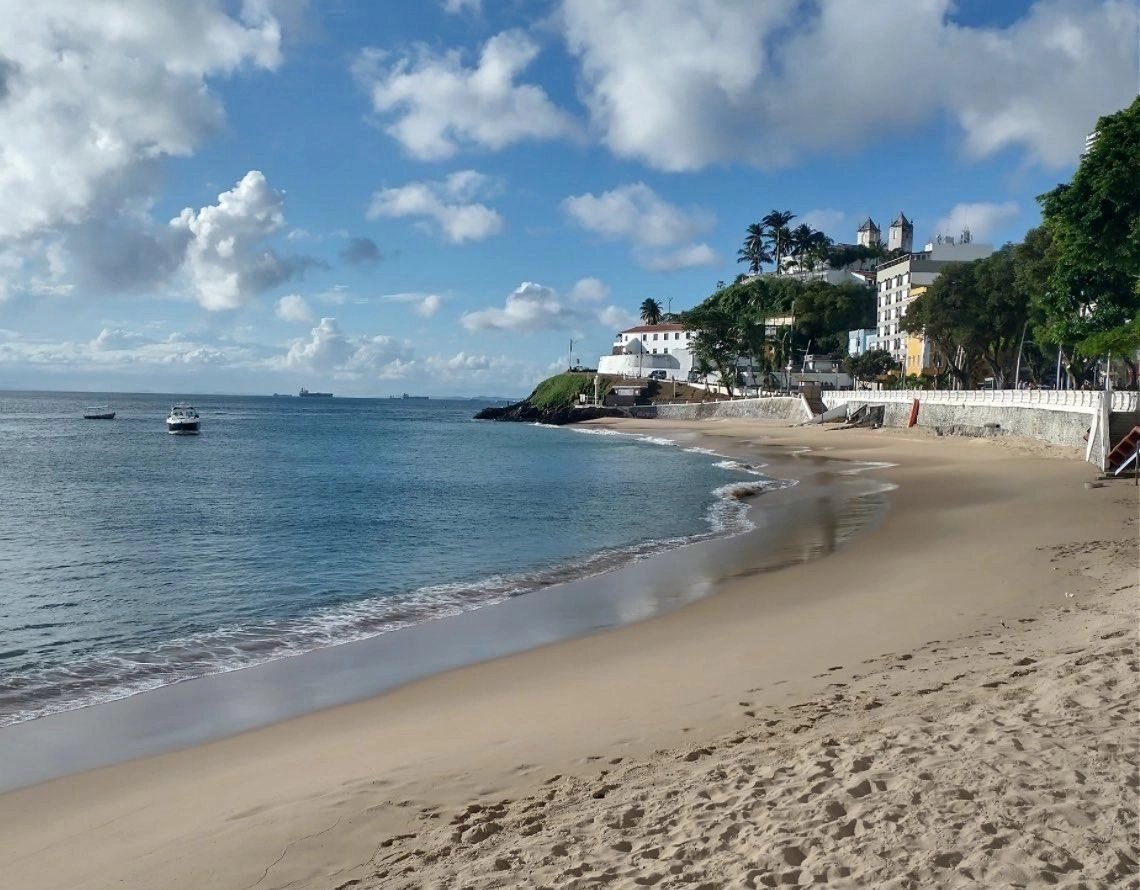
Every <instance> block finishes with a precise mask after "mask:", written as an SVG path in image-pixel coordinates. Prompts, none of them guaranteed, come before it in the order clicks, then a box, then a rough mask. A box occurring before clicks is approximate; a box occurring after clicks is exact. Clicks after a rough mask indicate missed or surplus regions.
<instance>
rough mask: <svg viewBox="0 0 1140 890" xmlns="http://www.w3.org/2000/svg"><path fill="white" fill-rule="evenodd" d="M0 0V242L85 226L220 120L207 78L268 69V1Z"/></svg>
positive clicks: (274, 27)
mask: <svg viewBox="0 0 1140 890" xmlns="http://www.w3.org/2000/svg"><path fill="white" fill-rule="evenodd" d="M224 9H225V7H224V5H223V4H220V3H218V2H216V0H183V2H179V3H154V2H152V0H121V2H117V3H114V4H106V3H91V2H89V0H53V2H50V3H24V2H19V0H0V21H3V22H5V26H4V27H3V28H0V132H2V133H3V134H4V138H3V145H2V147H0V206H2V207H3V208H4V213H3V214H0V240H7V239H16V238H21V237H26V236H30V235H33V234H37V233H43V232H46V231H50V230H53V229H56V228H58V227H60V226H69V225H77V224H81V223H83V222H84V221H86V220H88V219H89V218H91V217H92V216H93V215H104V214H105V213H106V212H108V211H107V208H109V207H110V208H117V207H119V206H120V205H121V202H122V201H123V200H124V198H125V197H126V196H131V195H137V194H140V193H143V192H145V191H147V190H148V189H149V188H150V186H152V185H153V183H154V178H153V174H154V170H155V167H156V165H157V163H158V162H160V161H161V160H162V159H163V158H167V157H173V156H186V155H189V154H192V153H193V152H194V150H195V149H196V148H197V147H198V145H199V144H200V143H201V141H202V140H203V139H204V138H205V137H206V136H207V135H209V134H210V133H211V132H213V131H215V130H217V129H218V127H219V126H220V125H221V124H222V122H223V119H224V114H223V111H222V107H221V104H220V103H219V101H218V99H217V97H216V96H215V95H214V94H213V93H212V92H211V90H210V89H209V84H210V83H211V81H212V80H213V79H214V78H217V77H219V76H225V75H228V74H231V73H233V72H235V71H236V70H238V69H240V68H242V67H246V66H253V67H257V68H263V69H273V68H275V67H276V66H277V65H278V64H279V62H280V60H281V55H280V44H281V32H280V26H279V24H278V22H277V20H276V19H275V18H274V17H273V16H272V15H270V13H269V12H268V7H267V5H266V4H264V3H245V4H242V11H241V15H240V17H238V18H234V17H231V16H229V15H227V14H226V12H225V11H224Z"/></svg>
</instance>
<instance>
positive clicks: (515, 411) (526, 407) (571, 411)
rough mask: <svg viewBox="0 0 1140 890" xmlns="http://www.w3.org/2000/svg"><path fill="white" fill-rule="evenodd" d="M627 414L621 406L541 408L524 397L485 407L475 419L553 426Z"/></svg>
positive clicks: (559, 406) (558, 406)
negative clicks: (497, 405)
mask: <svg viewBox="0 0 1140 890" xmlns="http://www.w3.org/2000/svg"><path fill="white" fill-rule="evenodd" d="M625 416H626V412H625V411H623V410H622V409H621V408H596V407H594V406H593V405H586V406H583V407H570V406H569V405H557V406H554V407H551V408H539V407H537V406H535V405H532V404H531V403H530V402H528V401H526V400H525V399H524V400H523V401H521V402H515V403H514V404H513V405H506V406H505V407H502V408H484V409H483V410H482V411H480V412H479V413H478V414H476V415H475V419H476V420H509V421H515V422H517V423H545V424H550V425H551V426H562V425H563V424H567V423H578V422H580V421H583V420H594V419H595V418H597V417H625Z"/></svg>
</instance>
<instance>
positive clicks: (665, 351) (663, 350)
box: [661, 346, 669, 355]
mask: <svg viewBox="0 0 1140 890" xmlns="http://www.w3.org/2000/svg"><path fill="white" fill-rule="evenodd" d="M661 351H662V352H663V353H665V354H666V355H668V354H669V347H668V346H666V347H665V348H664V349H662V350H661Z"/></svg>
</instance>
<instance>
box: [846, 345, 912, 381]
mask: <svg viewBox="0 0 1140 890" xmlns="http://www.w3.org/2000/svg"><path fill="white" fill-rule="evenodd" d="M898 367H899V363H898V362H896V361H895V357H894V356H893V355H891V353H890V350H888V349H868V350H867V351H866V352H864V353H863V354H862V355H849V356H847V358H846V359H844V360H843V370H845V371H846V372H847V373H848V374H850V375H851V376H852V377H854V378H855V379H856V380H878V379H879V378H880V377H883V376H885V375H886V374H888V373H890V372H891V371H894V370H897V369H898Z"/></svg>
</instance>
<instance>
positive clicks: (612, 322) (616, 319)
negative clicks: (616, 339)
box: [598, 306, 640, 331]
mask: <svg viewBox="0 0 1140 890" xmlns="http://www.w3.org/2000/svg"><path fill="white" fill-rule="evenodd" d="M639 320H640V319H638V317H637V316H636V315H634V314H633V313H632V312H629V311H627V310H625V309H622V308H621V307H620V306H607V307H606V308H605V309H603V310H602V311H601V312H599V313H598V321H600V322H601V323H602V324H604V325H605V326H606V327H609V328H617V329H618V330H619V331H620V330H624V329H625V328H631V327H633V326H634V325H635V324H637V323H638V321H639Z"/></svg>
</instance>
